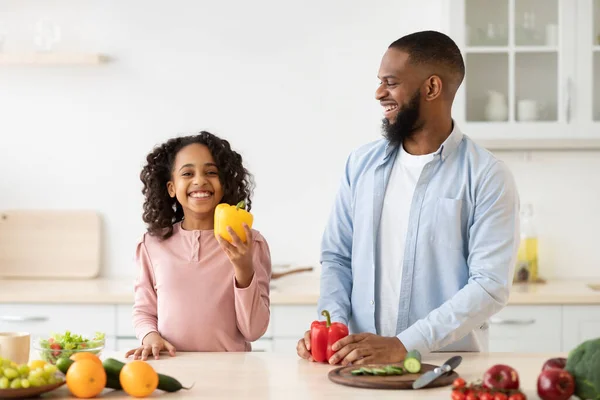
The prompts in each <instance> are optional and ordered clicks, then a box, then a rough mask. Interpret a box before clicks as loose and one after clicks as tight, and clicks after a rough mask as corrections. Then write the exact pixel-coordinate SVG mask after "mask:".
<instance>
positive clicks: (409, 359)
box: [404, 350, 421, 374]
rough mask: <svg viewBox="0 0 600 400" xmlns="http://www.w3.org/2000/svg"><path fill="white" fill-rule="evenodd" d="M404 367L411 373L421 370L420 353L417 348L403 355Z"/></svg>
mask: <svg viewBox="0 0 600 400" xmlns="http://www.w3.org/2000/svg"><path fill="white" fill-rule="evenodd" d="M404 369H405V370H406V371H407V372H410V373H411V374H416V373H418V372H419V371H421V353H419V351H418V350H411V351H409V352H408V353H406V357H404Z"/></svg>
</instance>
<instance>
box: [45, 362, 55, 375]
mask: <svg viewBox="0 0 600 400" xmlns="http://www.w3.org/2000/svg"><path fill="white" fill-rule="evenodd" d="M44 371H45V372H46V373H47V374H48V375H53V374H55V373H56V372H58V368H57V367H56V365H52V364H46V365H44Z"/></svg>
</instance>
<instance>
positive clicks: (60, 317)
mask: <svg viewBox="0 0 600 400" xmlns="http://www.w3.org/2000/svg"><path fill="white" fill-rule="evenodd" d="M0 330H2V331H24V332H29V333H31V334H32V336H46V335H50V334H51V333H62V332H64V331H66V330H70V331H71V332H73V333H80V334H88V335H93V334H94V333H95V332H97V331H99V332H104V333H106V335H107V336H114V335H115V334H116V332H117V326H116V321H115V306H113V305H110V304H107V305H76V304H52V305H46V304H0Z"/></svg>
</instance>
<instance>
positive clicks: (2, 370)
mask: <svg viewBox="0 0 600 400" xmlns="http://www.w3.org/2000/svg"><path fill="white" fill-rule="evenodd" d="M1 364H2V362H0V365H1ZM2 376H4V368H2V367H0V377H2Z"/></svg>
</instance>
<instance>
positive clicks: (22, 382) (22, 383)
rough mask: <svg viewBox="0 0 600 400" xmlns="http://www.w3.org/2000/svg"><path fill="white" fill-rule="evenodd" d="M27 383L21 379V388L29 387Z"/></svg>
mask: <svg viewBox="0 0 600 400" xmlns="http://www.w3.org/2000/svg"><path fill="white" fill-rule="evenodd" d="M29 384H30V383H29V381H28V380H27V379H21V387H22V388H24V389H27V388H28V387H29Z"/></svg>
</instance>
